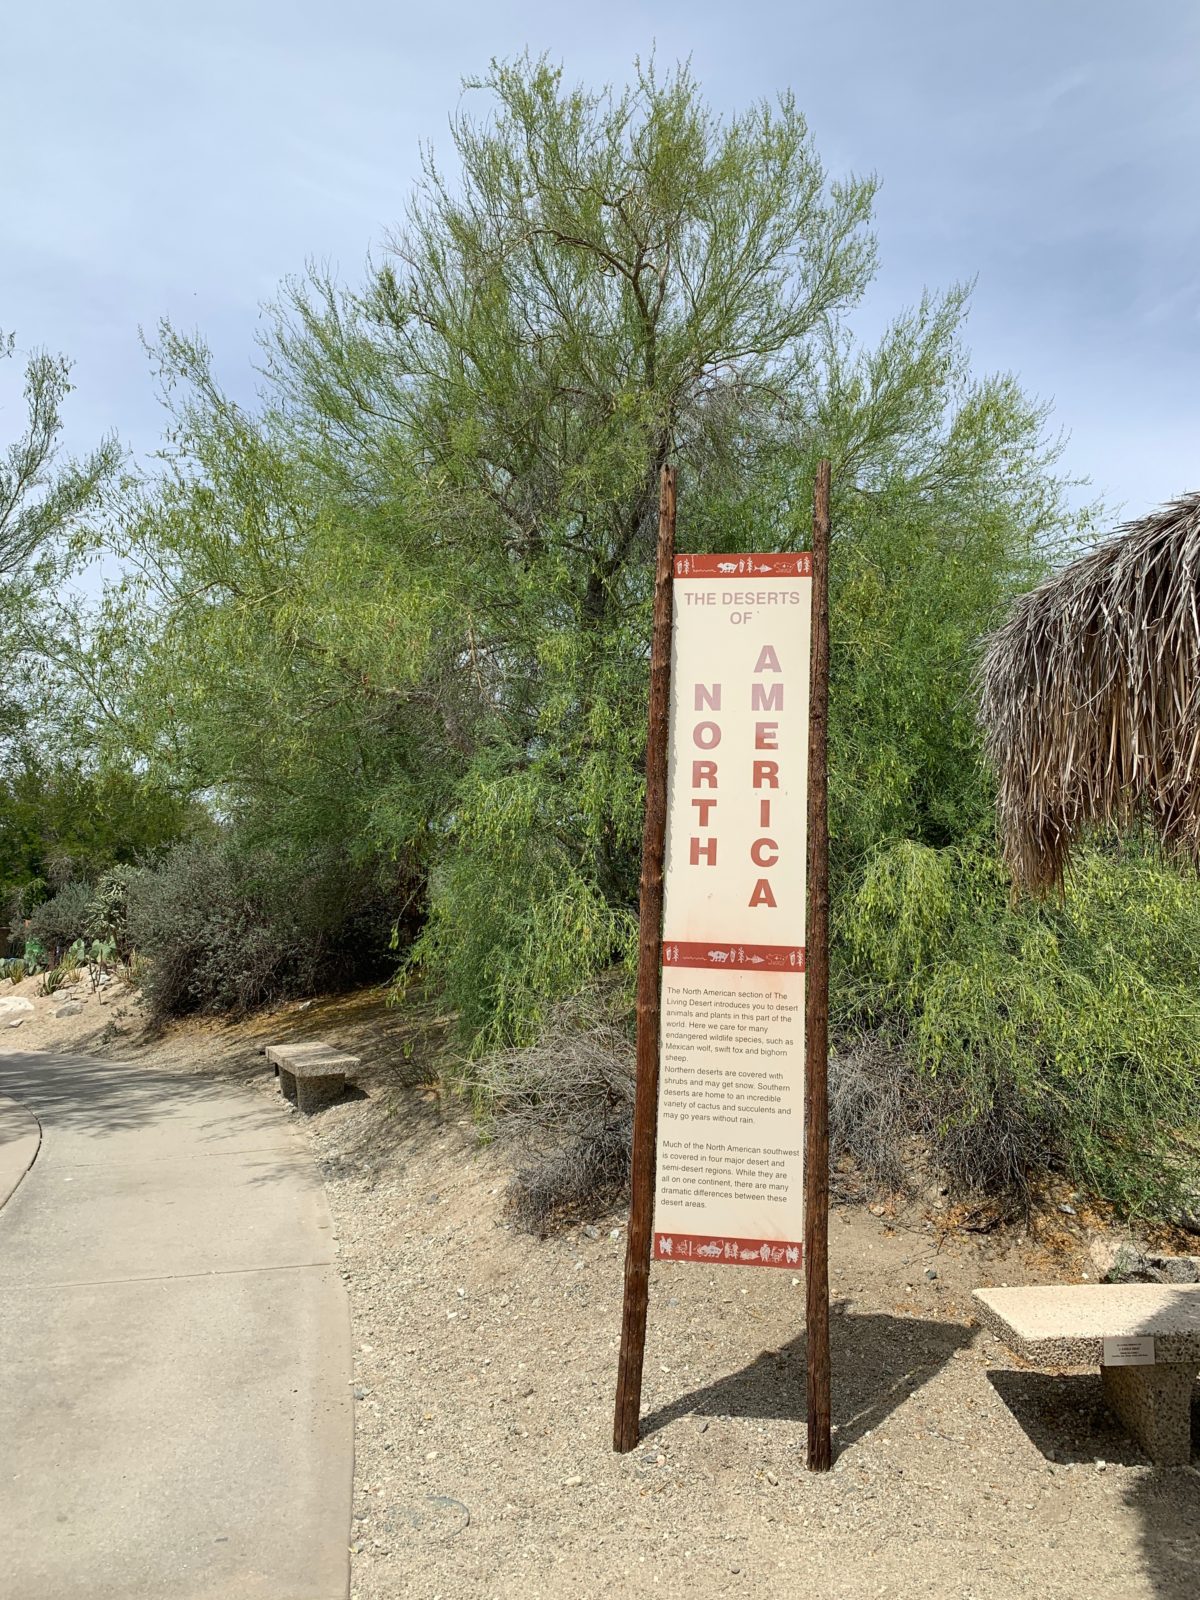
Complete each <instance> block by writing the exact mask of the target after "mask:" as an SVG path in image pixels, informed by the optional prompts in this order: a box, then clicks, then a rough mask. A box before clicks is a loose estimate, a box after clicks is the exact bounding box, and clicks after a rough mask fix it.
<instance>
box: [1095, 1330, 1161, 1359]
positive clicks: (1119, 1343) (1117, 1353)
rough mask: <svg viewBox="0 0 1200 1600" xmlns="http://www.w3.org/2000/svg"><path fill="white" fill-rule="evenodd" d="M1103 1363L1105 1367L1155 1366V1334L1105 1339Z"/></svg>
mask: <svg viewBox="0 0 1200 1600" xmlns="http://www.w3.org/2000/svg"><path fill="white" fill-rule="evenodd" d="M1101 1365H1102V1366H1105V1367H1152V1366H1154V1335H1153V1334H1152V1333H1142V1334H1137V1335H1135V1336H1132V1337H1130V1338H1117V1339H1105V1341H1104V1354H1103V1356H1102V1357H1101Z"/></svg>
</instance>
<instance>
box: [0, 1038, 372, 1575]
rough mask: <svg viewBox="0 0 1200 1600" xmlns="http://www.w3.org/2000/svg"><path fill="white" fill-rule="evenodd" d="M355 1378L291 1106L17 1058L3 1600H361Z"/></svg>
mask: <svg viewBox="0 0 1200 1600" xmlns="http://www.w3.org/2000/svg"><path fill="white" fill-rule="evenodd" d="M4 1097H7V1102H15V1104H11V1103H7V1102H6V1100H5V1099H4ZM39 1124H40V1146H39V1145H38V1142H37V1135H38V1127H39ZM30 1161H32V1165H30V1164H29V1163H30ZM26 1169H27V1170H26ZM14 1185H15V1186H14ZM6 1194H7V1199H5V1196H6ZM350 1379H351V1353H350V1327H349V1312H348V1305H347V1299H346V1294H345V1288H344V1285H343V1284H342V1281H341V1279H340V1277H339V1276H338V1274H337V1272H336V1271H335V1269H334V1266H333V1245H332V1222H331V1219H330V1215H329V1210H328V1206H327V1204H326V1199H325V1192H324V1188H323V1186H322V1184H321V1182H320V1179H319V1176H318V1174H317V1172H316V1169H315V1168H314V1166H313V1164H312V1161H311V1158H310V1157H309V1155H308V1153H307V1151H306V1150H305V1149H304V1148H303V1146H302V1145H301V1143H300V1141H299V1139H298V1137H297V1135H296V1133H295V1131H294V1129H293V1128H292V1127H291V1126H289V1119H288V1116H287V1113H286V1111H285V1110H284V1109H283V1106H282V1104H281V1103H280V1102H278V1101H273V1100H270V1099H266V1098H260V1097H258V1096H256V1095H253V1094H251V1093H250V1092H248V1091H246V1090H242V1089H238V1088H236V1087H234V1086H230V1085H223V1084H216V1083H212V1082H210V1081H208V1080H205V1079H200V1078H182V1077H176V1076H173V1075H170V1074H167V1073H158V1072H153V1071H148V1070H144V1069H142V1068H140V1067H135V1066H124V1065H113V1064H109V1063H103V1062H96V1061H89V1060H83V1059H79V1058H71V1057H63V1056H52V1055H48V1054H26V1055H20V1054H12V1055H0V1529H2V1530H3V1535H4V1537H3V1546H4V1549H3V1555H2V1557H0V1563H2V1567H3V1574H4V1575H3V1578H2V1579H0V1592H3V1594H4V1596H5V1600H344V1597H345V1595H346V1593H347V1590H348V1585H349V1553H348V1548H347V1546H348V1543H349V1536H350V1535H349V1530H350V1502H351V1489H352V1482H351V1478H352V1462H353V1414H352V1399H351V1393H350V1387H349V1384H350Z"/></svg>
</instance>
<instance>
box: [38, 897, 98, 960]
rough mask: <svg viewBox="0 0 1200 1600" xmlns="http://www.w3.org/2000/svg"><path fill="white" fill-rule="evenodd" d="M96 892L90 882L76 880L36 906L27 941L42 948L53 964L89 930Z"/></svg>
mask: <svg viewBox="0 0 1200 1600" xmlns="http://www.w3.org/2000/svg"><path fill="white" fill-rule="evenodd" d="M93 893H94V891H93V889H92V886H91V884H90V883H85V882H84V881H83V880H82V879H74V880H72V881H71V882H70V883H66V884H64V885H63V887H62V888H61V889H60V890H59V891H58V893H57V894H54V895H51V897H50V898H49V899H48V900H43V901H42V902H41V904H40V905H38V906H35V907H34V909H33V911H32V913H31V914H30V917H29V922H28V927H27V928H26V939H27V940H36V941H37V942H38V943H39V944H41V945H43V946H44V947H45V949H46V951H47V953H48V954H49V956H50V958H51V960H52V961H57V959H58V958H59V957H60V956H61V955H62V954H63V953H64V952H65V951H67V950H69V949H70V947H71V945H72V944H74V942H75V940H76V939H78V938H80V937H81V936H82V935H83V934H84V933H85V932H86V930H87V924H88V919H89V917H90V915H91V908H92V896H93Z"/></svg>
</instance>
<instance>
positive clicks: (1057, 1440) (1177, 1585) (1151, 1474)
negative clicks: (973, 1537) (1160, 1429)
mask: <svg viewBox="0 0 1200 1600" xmlns="http://www.w3.org/2000/svg"><path fill="white" fill-rule="evenodd" d="M988 1378H989V1379H990V1381H991V1383H992V1386H993V1388H994V1389H995V1391H996V1393H997V1394H998V1395H999V1396H1000V1398H1001V1400H1003V1401H1004V1404H1005V1405H1006V1406H1007V1407H1008V1409H1009V1410H1010V1411H1011V1412H1012V1414H1013V1416H1014V1417H1015V1418H1016V1420H1017V1422H1018V1423H1019V1424H1020V1426H1021V1427H1022V1428H1023V1429H1024V1431H1025V1433H1026V1435H1027V1436H1028V1438H1029V1439H1030V1441H1031V1442H1032V1443H1033V1444H1034V1445H1036V1446H1037V1448H1038V1449H1039V1450H1040V1451H1041V1452H1042V1454H1043V1455H1044V1456H1045V1457H1046V1459H1047V1461H1054V1462H1061V1463H1063V1464H1066V1465H1070V1464H1075V1465H1083V1466H1090V1465H1093V1464H1094V1463H1095V1462H1097V1461H1106V1462H1111V1463H1113V1464H1114V1465H1118V1466H1123V1467H1141V1468H1142V1469H1143V1470H1142V1471H1141V1472H1140V1473H1138V1475H1137V1476H1136V1477H1133V1478H1131V1479H1130V1481H1129V1482H1128V1483H1126V1485H1125V1486H1124V1490H1123V1493H1124V1497H1125V1503H1126V1505H1128V1506H1129V1507H1130V1509H1131V1510H1133V1511H1134V1512H1136V1513H1137V1516H1138V1518H1139V1520H1140V1522H1141V1543H1142V1567H1143V1572H1144V1575H1145V1577H1146V1579H1147V1581H1148V1582H1149V1583H1150V1585H1151V1587H1152V1589H1153V1592H1154V1594H1155V1596H1156V1597H1157V1600H1196V1596H1197V1595H1198V1594H1200V1472H1197V1470H1196V1466H1195V1463H1196V1459H1197V1452H1198V1450H1200V1403H1198V1402H1197V1400H1196V1399H1193V1401H1192V1461H1193V1465H1192V1467H1190V1468H1188V1467H1160V1468H1152V1467H1151V1466H1150V1464H1149V1463H1148V1462H1147V1460H1146V1458H1145V1456H1144V1455H1143V1454H1142V1452H1141V1451H1140V1450H1139V1449H1138V1447H1137V1445H1136V1444H1134V1442H1133V1440H1132V1439H1130V1437H1129V1435H1128V1434H1127V1433H1126V1432H1125V1431H1124V1429H1123V1428H1122V1427H1121V1424H1120V1423H1119V1422H1118V1420H1117V1419H1116V1417H1114V1416H1113V1414H1112V1412H1111V1411H1110V1410H1109V1409H1108V1407H1107V1405H1106V1404H1105V1402H1104V1392H1103V1390H1102V1388H1101V1384H1100V1374H1099V1373H1091V1372H1089V1373H1084V1374H1072V1375H1070V1376H1053V1375H1050V1374H1047V1373H1044V1372H1013V1371H1007V1370H997V1371H992V1372H989V1373H988Z"/></svg>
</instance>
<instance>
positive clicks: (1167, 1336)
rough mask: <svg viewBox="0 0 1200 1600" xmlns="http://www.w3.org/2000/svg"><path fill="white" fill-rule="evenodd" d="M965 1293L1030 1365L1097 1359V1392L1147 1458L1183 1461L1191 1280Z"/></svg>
mask: <svg viewBox="0 0 1200 1600" xmlns="http://www.w3.org/2000/svg"><path fill="white" fill-rule="evenodd" d="M974 1300H975V1304H976V1306H977V1307H978V1309H979V1316H980V1320H981V1321H982V1322H983V1324H984V1326H985V1327H987V1328H989V1329H990V1330H991V1332H992V1333H994V1334H995V1335H996V1336H997V1337H998V1338H999V1339H1001V1340H1003V1342H1004V1343H1005V1344H1006V1345H1008V1347H1009V1349H1010V1350H1012V1351H1014V1352H1015V1353H1016V1354H1017V1355H1018V1356H1020V1357H1022V1359H1023V1360H1025V1361H1028V1362H1029V1363H1030V1364H1031V1365H1033V1366H1039V1367H1094V1366H1098V1367H1099V1368H1100V1375H1101V1381H1102V1383H1103V1385H1104V1395H1105V1399H1106V1400H1107V1401H1108V1403H1109V1405H1110V1406H1111V1407H1112V1409H1113V1410H1114V1411H1115V1412H1116V1414H1117V1416H1118V1417H1120V1419H1121V1421H1122V1422H1123V1423H1124V1424H1125V1426H1126V1427H1127V1428H1128V1429H1129V1432H1130V1433H1131V1434H1132V1435H1133V1437H1134V1438H1135V1439H1136V1440H1137V1441H1138V1443H1139V1444H1140V1445H1141V1446H1142V1448H1143V1450H1145V1452H1146V1454H1147V1455H1148V1456H1149V1457H1150V1459H1151V1460H1152V1461H1155V1462H1158V1463H1160V1464H1161V1465H1164V1466H1185V1465H1187V1463H1188V1462H1189V1461H1190V1460H1191V1401H1192V1387H1193V1384H1194V1383H1195V1380H1196V1375H1197V1373H1198V1372H1200V1284H1157V1283H1111V1284H1110V1283H1083V1284H1062V1285H1045V1286H1039V1287H1035V1288H1017V1289H976V1291H975V1294H974ZM1121 1345H1126V1346H1128V1347H1129V1348H1127V1349H1126V1350H1121V1348H1120V1346H1121ZM1131 1357H1132V1358H1133V1360H1134V1362H1135V1363H1136V1364H1129V1365H1126V1364H1125V1362H1126V1361H1128V1360H1130V1358H1131ZM1118 1363H1119V1364H1118Z"/></svg>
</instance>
